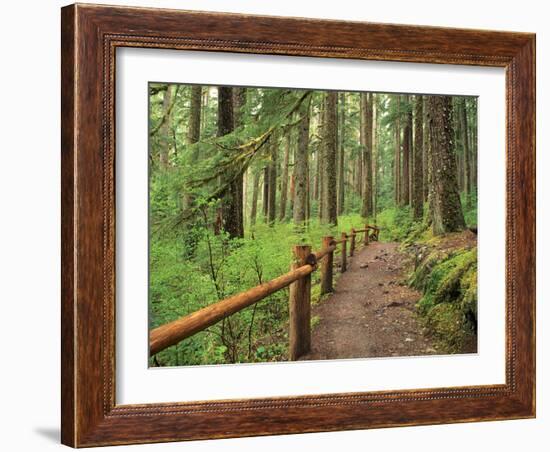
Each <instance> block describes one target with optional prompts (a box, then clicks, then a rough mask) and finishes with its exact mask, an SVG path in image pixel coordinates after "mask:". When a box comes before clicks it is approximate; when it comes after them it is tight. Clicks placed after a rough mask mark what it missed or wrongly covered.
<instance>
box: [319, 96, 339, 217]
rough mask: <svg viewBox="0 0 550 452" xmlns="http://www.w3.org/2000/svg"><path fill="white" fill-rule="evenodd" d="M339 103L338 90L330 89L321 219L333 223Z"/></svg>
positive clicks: (327, 97)
mask: <svg viewBox="0 0 550 452" xmlns="http://www.w3.org/2000/svg"><path fill="white" fill-rule="evenodd" d="M337 103H338V93H337V92H335V91H329V92H327V93H326V94H325V114H324V116H325V118H324V119H325V121H324V127H323V145H324V149H325V152H324V154H325V162H324V165H323V169H324V177H323V179H324V184H323V185H324V187H323V188H324V190H323V195H324V198H325V199H324V203H323V216H322V217H321V221H322V222H323V223H328V224H333V225H336V224H337V223H338V219H337V200H336V154H337V139H336V137H337V122H336V121H337V113H336V107H337Z"/></svg>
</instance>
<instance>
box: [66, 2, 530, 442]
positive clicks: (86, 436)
mask: <svg viewBox="0 0 550 452" xmlns="http://www.w3.org/2000/svg"><path fill="white" fill-rule="evenodd" d="M61 35H62V144H61V147H62V149H61V155H62V158H61V160H62V168H61V170H62V196H61V197H62V312H61V315H62V346H61V354H62V355H61V356H62V359H61V363H62V364H61V371H62V372H61V373H62V380H61V384H62V442H63V443H64V444H67V445H70V446H74V447H84V446H98V445H109V444H129V443H147V442H159V441H178V440H191V439H203V438H225V437H236V436H252V435H274V434H284V433H300V432H318V431H333V430H348V429H362V428H375V427H390V426H403V425H422V424H441V423H449V422H467V421H485V420H497V419H518V418H529V417H533V416H534V415H535V35H534V34H528V33H510V32H495V31H481V30H464V29H449V28H437V27H419V26H409V25H387V24H374V23H359V22H341V21H330V20H315V19H298V18H282V17H263V16H247V15H238V14H220V13H210V12H190V11H176V10H162V9H147V8H127V7H109V6H99V5H84V4H76V5H71V6H67V7H64V8H63V9H62V27H61ZM118 47H148V48H164V49H182V50H203V51H204V50H207V51H220V52H237V53H255V54H273V55H299V56H312V57H329V58H353V59H364V60H384V61H397V62H419V63H440V64H463V65H474V66H498V67H503V68H505V69H506V116H507V119H506V137H507V140H506V196H507V200H506V344H507V346H506V383H505V384H503V385H492V386H475V387H453V388H438V389H429V388H427V389H420V390H401V391H385V392H363V393H346V394H326V395H315V396H300V397H277V398H263V399H243V400H223V401H221V400H220V401H213V402H176V401H174V402H173V403H165V404H148V405H126V406H121V405H116V403H115V359H114V356H115V353H114V352H115V350H114V347H115V345H114V327H115V325H114V318H115V317H114V316H115V312H114V311H115V307H114V306H115V274H114V272H115V248H114V244H115V229H114V224H115V223H114V221H115V220H114V219H115V203H114V200H115V173H114V154H115V143H114V140H115V138H114V137H115V135H114V111H115V110H114V99H115V97H114V86H115V80H114V78H115V71H114V68H115V64H116V58H115V50H116V49H117V48H118Z"/></svg>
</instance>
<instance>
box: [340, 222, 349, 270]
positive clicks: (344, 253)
mask: <svg viewBox="0 0 550 452" xmlns="http://www.w3.org/2000/svg"><path fill="white" fill-rule="evenodd" d="M347 240H348V235H347V234H346V233H345V232H342V253H341V255H342V273H344V272H345V271H346V270H347V269H348V257H347V254H348V253H347Z"/></svg>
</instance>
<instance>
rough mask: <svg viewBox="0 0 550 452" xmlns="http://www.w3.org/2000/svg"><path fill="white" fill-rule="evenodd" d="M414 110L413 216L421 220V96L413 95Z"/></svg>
mask: <svg viewBox="0 0 550 452" xmlns="http://www.w3.org/2000/svg"><path fill="white" fill-rule="evenodd" d="M415 97H416V101H415V112H414V165H413V171H414V176H413V197H412V204H413V218H414V219H415V220H416V221H419V220H422V216H423V213H424V212H423V210H424V205H423V204H424V202H423V201H424V189H423V181H424V173H423V171H424V169H423V167H422V155H423V151H422V147H423V146H424V130H423V127H424V108H423V99H422V96H415Z"/></svg>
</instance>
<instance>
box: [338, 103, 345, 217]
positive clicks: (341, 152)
mask: <svg viewBox="0 0 550 452" xmlns="http://www.w3.org/2000/svg"><path fill="white" fill-rule="evenodd" d="M338 121H339V125H338V145H339V149H338V208H337V210H338V215H342V214H343V213H344V201H345V197H344V189H345V184H344V177H345V172H344V168H345V158H344V156H345V138H346V136H345V124H346V93H340V101H339V115H338Z"/></svg>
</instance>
